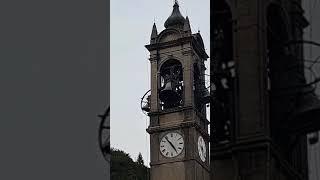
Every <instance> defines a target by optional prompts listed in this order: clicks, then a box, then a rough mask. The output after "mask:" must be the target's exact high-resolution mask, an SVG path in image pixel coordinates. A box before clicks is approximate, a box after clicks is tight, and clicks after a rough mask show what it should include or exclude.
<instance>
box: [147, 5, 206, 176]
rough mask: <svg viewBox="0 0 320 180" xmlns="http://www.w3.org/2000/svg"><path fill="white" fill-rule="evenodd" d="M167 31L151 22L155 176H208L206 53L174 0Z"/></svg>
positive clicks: (151, 130) (150, 106)
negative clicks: (159, 29) (160, 29)
mask: <svg viewBox="0 0 320 180" xmlns="http://www.w3.org/2000/svg"><path fill="white" fill-rule="evenodd" d="M164 26H165V29H164V30H163V31H162V32H161V33H159V34H158V32H157V28H156V25H155V24H154V25H153V29H152V34H151V40H150V44H149V45H146V46H145V47H146V48H147V49H148V50H149V52H150V64H151V91H150V92H151V94H150V96H148V98H147V99H148V103H147V104H146V106H145V107H143V109H144V110H146V111H148V115H149V116H150V126H149V127H148V129H147V132H148V133H149V134H150V144H151V145H150V148H151V151H150V153H151V159H150V160H151V162H150V166H151V174H150V177H151V180H164V179H166V180H200V179H201V180H209V169H210V168H209V135H208V124H209V121H208V120H207V119H206V104H207V103H208V102H209V92H208V90H207V89H206V88H205V77H204V71H205V69H206V68H205V65H204V62H205V61H206V60H207V58H208V55H207V54H206V52H205V48H204V43H203V40H202V37H201V35H200V33H195V34H192V32H191V28H190V22H189V18H188V17H186V18H185V17H183V16H182V15H181V13H180V11H179V5H178V2H177V1H176V2H175V3H174V6H173V11H172V14H171V15H170V16H169V18H168V19H167V20H166V22H165V24H164Z"/></svg>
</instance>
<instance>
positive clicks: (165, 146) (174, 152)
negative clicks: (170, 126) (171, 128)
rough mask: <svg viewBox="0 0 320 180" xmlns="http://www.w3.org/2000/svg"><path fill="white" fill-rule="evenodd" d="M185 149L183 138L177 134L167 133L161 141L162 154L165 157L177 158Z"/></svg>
mask: <svg viewBox="0 0 320 180" xmlns="http://www.w3.org/2000/svg"><path fill="white" fill-rule="evenodd" d="M183 148H184V140H183V137H182V136H181V134H179V133H176V132H170V133H167V134H166V135H165V136H163V138H162V139H161V141H160V152H161V154H162V155H163V156H165V157H169V158H172V157H176V156H178V155H179V154H181V152H182V150H183Z"/></svg>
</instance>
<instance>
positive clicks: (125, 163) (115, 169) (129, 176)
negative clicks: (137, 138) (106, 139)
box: [110, 148, 149, 180]
mask: <svg viewBox="0 0 320 180" xmlns="http://www.w3.org/2000/svg"><path fill="white" fill-rule="evenodd" d="M110 170H111V180H148V179H149V174H148V173H149V169H148V168H147V167H146V166H144V161H143V158H142V155H141V153H139V155H138V157H137V160H136V162H134V161H133V160H132V158H131V157H130V155H129V154H128V153H125V152H124V151H122V150H117V149H113V148H111V163H110Z"/></svg>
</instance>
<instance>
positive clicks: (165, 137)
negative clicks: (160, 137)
mask: <svg viewBox="0 0 320 180" xmlns="http://www.w3.org/2000/svg"><path fill="white" fill-rule="evenodd" d="M165 138H166V140H167V141H168V142H169V144H170V145H171V146H172V147H173V149H174V150H175V151H176V152H177V154H178V151H177V149H176V148H175V147H174V145H173V144H172V143H171V142H170V141H169V139H168V137H167V136H165Z"/></svg>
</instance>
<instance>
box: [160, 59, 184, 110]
mask: <svg viewBox="0 0 320 180" xmlns="http://www.w3.org/2000/svg"><path fill="white" fill-rule="evenodd" d="M159 85H160V86H159V87H160V88H159V98H160V107H161V109H162V110H165V109H169V108H174V107H179V106H182V103H183V101H182V100H183V98H182V97H183V72H182V64H181V63H180V62H179V61H178V60H175V59H170V60H168V61H166V62H165V63H164V64H163V65H162V66H161V68H160V82H159Z"/></svg>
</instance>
